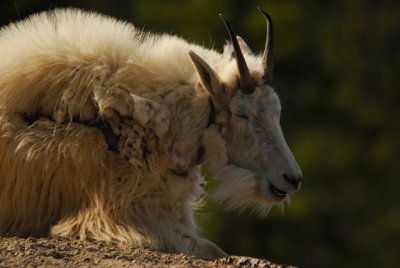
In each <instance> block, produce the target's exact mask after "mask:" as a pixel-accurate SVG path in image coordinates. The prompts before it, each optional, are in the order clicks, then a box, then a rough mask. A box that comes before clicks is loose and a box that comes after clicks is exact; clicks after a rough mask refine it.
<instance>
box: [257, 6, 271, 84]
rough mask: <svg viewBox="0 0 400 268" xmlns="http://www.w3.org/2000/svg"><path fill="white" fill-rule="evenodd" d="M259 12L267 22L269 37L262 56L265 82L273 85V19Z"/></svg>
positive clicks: (265, 13) (262, 11)
mask: <svg viewBox="0 0 400 268" xmlns="http://www.w3.org/2000/svg"><path fill="white" fill-rule="evenodd" d="M258 10H259V11H260V12H261V14H262V15H263V17H264V19H265V21H266V22H267V36H266V40H265V48H264V54H263V56H262V64H263V69H264V74H263V81H264V83H265V84H271V82H272V73H273V70H274V63H273V55H274V29H273V24H272V19H271V17H270V16H269V15H268V14H267V12H265V11H264V10H262V9H261V8H260V7H258Z"/></svg>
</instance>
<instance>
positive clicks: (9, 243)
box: [0, 237, 293, 268]
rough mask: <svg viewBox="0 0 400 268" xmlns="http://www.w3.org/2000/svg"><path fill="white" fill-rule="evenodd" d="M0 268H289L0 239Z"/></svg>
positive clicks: (251, 261)
mask: <svg viewBox="0 0 400 268" xmlns="http://www.w3.org/2000/svg"><path fill="white" fill-rule="evenodd" d="M0 267H110V268H111V267H112V268H117V267H266V268H267V267H271V268H283V267H285V268H286V267H293V266H289V265H277V264H273V263H271V262H269V261H267V260H264V259H257V258H252V257H239V256H230V257H227V258H222V259H218V260H214V261H206V260H200V259H196V258H193V257H188V256H185V255H183V254H166V253H160V252H155V251H150V250H144V249H132V248H130V247H117V246H113V245H108V244H104V243H100V242H88V241H75V240H66V239H60V238H16V237H5V238H2V237H0Z"/></svg>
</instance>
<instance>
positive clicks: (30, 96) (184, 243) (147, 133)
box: [0, 9, 302, 258]
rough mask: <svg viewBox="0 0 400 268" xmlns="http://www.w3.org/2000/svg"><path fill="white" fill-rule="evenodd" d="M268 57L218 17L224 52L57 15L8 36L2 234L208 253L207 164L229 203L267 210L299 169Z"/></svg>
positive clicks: (3, 40) (2, 90)
mask: <svg viewBox="0 0 400 268" xmlns="http://www.w3.org/2000/svg"><path fill="white" fill-rule="evenodd" d="M260 11H261V14H262V15H263V17H264V18H265V20H266V22H267V38H266V45H265V51H264V53H263V55H262V56H258V55H255V54H253V53H252V52H251V50H250V49H249V47H248V46H247V44H246V43H245V42H244V41H243V39H241V38H240V37H236V36H235V34H234V32H233V30H232V27H231V25H230V24H229V22H228V21H227V20H226V19H224V18H223V17H222V15H221V18H222V20H223V22H224V24H225V26H226V27H227V29H228V33H229V36H230V40H231V42H230V43H229V44H227V45H226V46H225V48H224V51H223V53H218V52H216V51H214V50H211V49H206V48H203V47H201V46H198V45H195V44H190V43H187V42H186V41H184V40H183V39H181V38H178V37H175V36H171V35H167V34H162V35H154V34H149V33H145V32H143V31H139V30H138V29H136V28H135V27H134V26H133V25H131V24H129V23H124V22H120V21H117V20H115V19H112V18H109V17H105V16H103V15H99V14H96V13H89V12H84V11H80V10H76V9H58V10H54V11H49V12H43V13H39V14H36V15H33V16H31V17H29V18H27V19H25V20H23V21H20V22H17V23H11V24H10V25H8V26H6V27H4V28H2V29H1V31H0V58H1V61H0V234H1V235H3V236H9V235H18V236H27V235H34V236H42V235H52V236H61V237H68V238H77V239H93V240H99V241H105V242H118V243H128V244H130V245H132V246H134V247H145V248H151V249H155V250H160V251H165V252H181V253H184V254H188V255H194V256H197V257H200V258H217V257H220V256H224V255H225V253H224V252H223V251H222V250H221V249H220V248H219V247H217V246H216V245H214V244H213V243H212V242H210V241H208V240H206V239H203V238H200V237H199V236H198V234H197V226H196V223H195V219H194V210H195V208H196V201H197V200H198V199H199V197H200V196H201V195H202V194H203V193H202V191H203V190H202V184H203V178H202V176H201V174H200V165H202V164H204V163H205V164H208V166H209V168H210V170H211V171H212V172H213V173H214V176H215V178H216V179H217V180H218V181H219V187H218V188H217V189H216V190H215V191H214V193H213V194H212V195H213V196H214V198H215V199H216V200H218V201H221V202H224V203H225V204H226V205H227V206H228V207H231V208H241V207H246V206H253V207H255V208H257V209H258V210H267V209H268V208H269V207H270V206H271V205H272V204H274V203H280V202H282V201H283V200H285V199H286V198H287V196H288V194H290V193H292V192H296V191H297V190H298V189H299V187H300V184H301V179H302V174H301V171H300V168H299V167H298V164H297V163H296V161H295V159H294V157H293V155H292V153H291V152H290V150H289V148H288V146H287V144H286V142H285V140H284V137H283V134H282V131H281V128H280V125H279V118H280V112H281V106H280V102H279V99H278V96H277V94H276V93H275V92H274V90H273V89H272V87H271V81H272V70H273V64H272V54H273V46H272V42H273V35H272V34H273V28H272V21H271V19H270V17H269V16H268V15H267V14H266V13H265V12H264V11H262V10H261V9H260Z"/></svg>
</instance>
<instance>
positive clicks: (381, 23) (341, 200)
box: [0, 0, 400, 267]
mask: <svg viewBox="0 0 400 268" xmlns="http://www.w3.org/2000/svg"><path fill="white" fill-rule="evenodd" d="M399 3H400V1H398V0H397V1H395V0H393V1H385V0H339V1H318V0H301V1H300V0H296V1H295V0H293V1H282V0H281V1H278V0H269V1H255V0H235V1H227V0H223V1H218V0H213V1H211V0H204V1H201V0H198V1H195V0H182V1H171V0H163V1H155V0H146V1H129V2H128V1H126V2H123V1H120V2H118V1H105V0H97V1H96V0H88V1H83V0H81V1H78V0H75V1H57V0H43V1H33V0H15V1H9V0H8V1H5V2H4V1H1V3H0V16H1V17H0V23H1V24H2V25H4V24H7V23H8V22H10V21H15V20H17V19H18V18H19V17H20V18H24V17H26V16H27V15H28V14H30V13H33V12H37V11H40V10H47V9H51V8H54V7H62V6H74V7H81V8H85V9H90V10H97V11H100V12H103V13H106V14H109V15H111V16H115V17H118V18H121V19H124V20H128V21H130V22H133V23H134V24H135V25H136V26H138V27H139V28H144V29H146V30H149V31H154V32H168V33H171V34H177V35H179V36H182V37H184V38H185V39H187V40H188V41H191V42H196V43H199V44H202V45H204V46H206V47H211V46H213V47H215V48H217V49H219V50H220V49H221V48H222V45H223V43H224V42H225V41H224V40H225V39H226V38H227V35H226V32H225V29H224V27H223V24H222V22H221V21H220V19H219V17H218V13H220V12H221V13H223V14H224V15H225V16H226V17H227V18H229V20H230V21H231V22H232V23H233V25H234V27H235V29H236V30H237V32H238V34H239V35H241V36H242V37H243V38H244V39H245V40H246V41H247V42H248V43H249V44H250V45H251V47H252V48H253V49H254V50H255V51H261V50H262V48H263V46H264V33H265V28H264V27H265V25H264V21H263V19H262V17H261V16H260V15H259V13H258V11H257V9H256V7H257V6H261V7H262V8H264V9H265V10H267V11H268V12H269V13H270V14H271V16H272V17H273V19H274V22H275V30H276V42H275V76H274V86H275V88H276V90H277V92H278V93H279V95H280V97H281V100H282V104H283V107H284V110H283V115H282V127H283V129H284V132H285V135H286V138H287V141H288V143H289V146H290V147H291V149H292V151H293V153H294V154H295V156H296V158H297V160H298V162H299V164H300V166H301V167H302V170H303V173H304V183H303V187H302V189H301V191H300V192H299V193H298V194H296V195H295V196H294V197H293V198H292V204H291V205H290V206H288V207H287V208H286V209H284V211H283V212H282V211H281V210H279V209H277V208H275V209H273V210H272V211H271V213H270V214H269V215H268V217H266V218H258V217H257V216H256V215H251V214H249V213H245V214H238V213H235V212H226V211H223V210H222V208H221V207H220V206H218V205H216V204H208V205H207V206H206V207H205V209H204V210H202V211H201V213H200V216H199V217H200V222H201V225H202V228H203V230H204V235H205V236H206V237H208V238H210V239H211V240H213V241H215V242H216V243H217V244H219V245H220V246H221V247H222V248H224V249H225V250H226V251H227V252H228V253H231V254H240V255H253V256H257V257H265V258H268V259H270V260H272V261H274V262H278V263H280V262H284V263H290V264H293V265H298V266H301V267H399V266H400V202H399V201H400V197H399V196H400V192H399V191H400V137H399V135H400V122H399V121H400V120H399V115H400V111H399V110H400V109H399V106H400V94H399V91H400V88H399V86H400V85H399V81H400V80H399V74H398V72H399V71H400V42H399V41H400V12H399V11H400V9H399V7H400V5H399ZM77 30H78V29H77ZM0 60H1V59H0Z"/></svg>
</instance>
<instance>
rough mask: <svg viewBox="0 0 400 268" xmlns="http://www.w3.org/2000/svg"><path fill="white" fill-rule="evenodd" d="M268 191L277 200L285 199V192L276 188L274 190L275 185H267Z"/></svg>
mask: <svg viewBox="0 0 400 268" xmlns="http://www.w3.org/2000/svg"><path fill="white" fill-rule="evenodd" d="M269 189H270V191H271V193H272V194H273V195H274V197H275V198H276V199H277V200H283V199H285V198H286V196H287V195H288V193H287V192H285V191H282V190H279V189H278V188H276V186H275V185H273V184H272V183H271V184H270V185H269Z"/></svg>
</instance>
